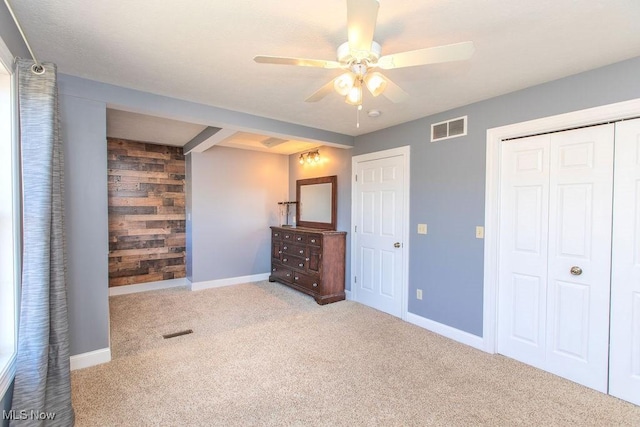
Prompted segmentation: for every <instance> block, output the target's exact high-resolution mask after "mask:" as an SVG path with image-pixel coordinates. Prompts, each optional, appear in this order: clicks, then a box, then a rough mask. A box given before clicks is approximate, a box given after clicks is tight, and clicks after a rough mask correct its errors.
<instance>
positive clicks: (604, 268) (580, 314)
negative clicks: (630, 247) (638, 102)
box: [498, 125, 613, 392]
mask: <svg viewBox="0 0 640 427" xmlns="http://www.w3.org/2000/svg"><path fill="white" fill-rule="evenodd" d="M502 156H503V157H502V160H501V165H502V171H501V210H500V212H501V219H500V275H499V284H498V298H499V300H498V316H499V319H498V325H499V327H498V351H499V352H500V353H503V354H505V355H507V356H509V357H513V358H515V359H518V360H520V361H523V362H525V363H528V364H531V365H533V366H537V367H539V368H542V369H545V370H547V371H550V372H553V373H555V374H557V375H560V376H563V377H565V378H568V379H571V380H573V381H576V382H578V383H581V384H584V385H586V386H588V387H592V388H595V389H597V390H601V391H604V392H606V390H607V363H608V356H607V352H608V330H609V321H608V319H609V290H610V279H609V273H610V259H611V257H610V251H611V232H610V230H611V212H612V207H611V206H612V204H611V203H612V179H613V125H603V126H596V127H590V128H585V129H578V130H572V131H565V132H560V133H554V134H548V135H540V136H535V137H530V138H523V139H519V140H514V141H509V142H505V143H504V144H503V155H502ZM573 267H576V268H574V269H573V270H572V268H573ZM572 271H573V273H572Z"/></svg>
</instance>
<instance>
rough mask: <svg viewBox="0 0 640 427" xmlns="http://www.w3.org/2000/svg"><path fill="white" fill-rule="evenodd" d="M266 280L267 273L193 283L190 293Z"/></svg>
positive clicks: (267, 277)
mask: <svg viewBox="0 0 640 427" xmlns="http://www.w3.org/2000/svg"><path fill="white" fill-rule="evenodd" d="M267 279H269V273H262V274H254V275H251V276H240V277H229V278H227V279H217V280H207V281H204V282H193V283H191V285H190V286H191V290H192V291H201V290H203V289H211V288H221V287H223V286H231V285H239V284H241V283H251V282H260V281H262V280H267Z"/></svg>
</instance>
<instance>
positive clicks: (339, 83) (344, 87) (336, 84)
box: [333, 73, 355, 96]
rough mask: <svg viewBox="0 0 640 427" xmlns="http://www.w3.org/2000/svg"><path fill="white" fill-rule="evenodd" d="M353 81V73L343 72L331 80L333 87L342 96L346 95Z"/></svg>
mask: <svg viewBox="0 0 640 427" xmlns="http://www.w3.org/2000/svg"><path fill="white" fill-rule="evenodd" d="M354 81H355V76H354V75H353V73H344V74H341V75H339V76H338V77H336V79H335V80H334V81H333V88H334V89H335V90H336V92H338V93H339V94H340V95H342V96H346V95H347V94H348V93H349V91H350V90H351V88H352V87H353V82H354Z"/></svg>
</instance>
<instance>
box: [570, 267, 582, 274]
mask: <svg viewBox="0 0 640 427" xmlns="http://www.w3.org/2000/svg"><path fill="white" fill-rule="evenodd" d="M569 272H570V273H571V274H573V275H574V276H579V275H581V274H582V269H581V268H580V267H578V266H577V265H574V266H573V267H571V270H569Z"/></svg>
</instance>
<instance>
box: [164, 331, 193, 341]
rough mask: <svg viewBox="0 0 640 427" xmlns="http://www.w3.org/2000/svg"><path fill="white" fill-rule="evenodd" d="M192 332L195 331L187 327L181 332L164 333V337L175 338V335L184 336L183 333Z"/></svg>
mask: <svg viewBox="0 0 640 427" xmlns="http://www.w3.org/2000/svg"><path fill="white" fill-rule="evenodd" d="M192 333H193V330H192V329H185V330H184V331H179V332H174V333H172V334H166V335H163V336H162V338H164V339H165V340H166V339H168V338H175V337H179V336H182V335H189V334H192Z"/></svg>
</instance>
